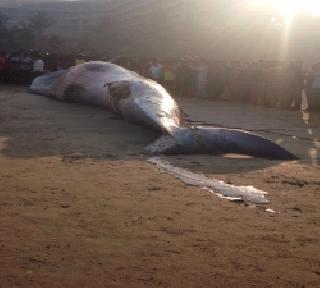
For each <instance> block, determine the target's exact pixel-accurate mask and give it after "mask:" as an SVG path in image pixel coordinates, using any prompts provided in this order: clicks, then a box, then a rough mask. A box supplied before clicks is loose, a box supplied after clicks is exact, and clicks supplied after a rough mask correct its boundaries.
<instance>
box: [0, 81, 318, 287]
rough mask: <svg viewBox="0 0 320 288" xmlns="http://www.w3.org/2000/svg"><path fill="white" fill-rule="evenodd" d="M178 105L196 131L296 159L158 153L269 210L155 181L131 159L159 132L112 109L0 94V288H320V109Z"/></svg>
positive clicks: (7, 90)
mask: <svg viewBox="0 0 320 288" xmlns="http://www.w3.org/2000/svg"><path fill="white" fill-rule="evenodd" d="M178 102H179V103H180V104H181V106H182V108H183V109H184V110H185V112H186V113H187V114H188V115H190V118H192V119H193V120H196V121H204V122H198V123H202V124H205V125H215V126H219V127H220V126H223V127H229V128H241V129H248V130H251V131H255V132H257V133H259V134H262V135H263V136H265V137H267V138H269V139H271V140H273V141H275V142H277V143H279V144H281V145H282V146H283V147H285V148H287V149H288V150H289V151H290V152H293V153H295V154H296V155H297V156H298V157H299V158H300V159H299V160H298V161H291V162H281V161H270V160H264V159H255V158H249V157H245V156H239V155H227V156H226V157H222V156H220V157H218V156H208V155H201V156H199V155H190V156H183V155H180V156H171V157H163V159H164V160H168V161H170V162H171V163H173V164H174V165H177V166H179V167H183V168H187V169H189V170H191V171H193V172H197V173H204V174H205V175H206V176H208V177H214V178H216V179H220V180H224V181H226V182H227V183H232V184H235V185H253V186H255V187H256V188H259V189H261V190H264V191H266V192H268V193H269V194H268V196H267V197H268V199H269V200H270V201H271V203H270V204H267V205H259V206H258V207H246V206H245V205H244V204H241V203H234V202H230V201H228V200H226V199H221V198H219V197H217V196H216V195H212V194H210V193H209V192H208V191H206V190H202V189H199V188H198V187H191V186H187V185H185V184H183V183H182V182H181V181H179V180H178V179H176V178H174V177H173V176H170V175H167V174H165V173H162V172H161V171H159V169H158V168H157V167H155V166H154V165H152V164H151V163H148V162H147V160H148V157H146V156H144V155H141V154H140V152H141V151H142V150H143V147H144V146H146V145H147V144H149V143H151V142H152V141H153V140H155V139H156V138H157V137H158V135H157V134H156V133H154V132H152V131H149V130H148V129H145V128H142V127H139V126H137V125H135V124H131V123H128V122H126V121H124V120H121V119H119V118H118V117H116V116H115V115H114V114H112V113H110V112H108V111H105V110H102V109H98V108H95V107H86V106H82V105H77V104H67V103H62V102H58V101H55V100H52V99H48V98H45V97H41V96H36V95H31V94H28V93H27V92H26V89H24V88H21V87H20V88H19V87H13V86H2V87H1V88H0V267H1V269H0V287H1V288H7V287H8V288H11V287H32V288H34V287H64V288H67V287H184V288H186V287H241V288H243V287H295V288H298V287H299V288H300V287H301V288H302V287H306V288H307V287H308V288H309V287H320V212H319V204H320V166H319V163H320V162H319V161H320V140H319V139H320V113H312V112H309V113H308V112H304V113H302V112H291V111H285V110H276V109H272V108H264V107H257V106H251V105H246V104H239V103H228V102H213V101H208V100H202V99H201V100H200V99H178ZM266 208H269V209H273V210H274V211H275V213H268V212H266V211H265V210H266Z"/></svg>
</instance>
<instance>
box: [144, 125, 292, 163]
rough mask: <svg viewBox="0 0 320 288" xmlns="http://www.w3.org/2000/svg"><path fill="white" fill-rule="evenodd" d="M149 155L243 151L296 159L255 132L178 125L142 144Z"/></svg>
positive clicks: (280, 158)
mask: <svg viewBox="0 0 320 288" xmlns="http://www.w3.org/2000/svg"><path fill="white" fill-rule="evenodd" d="M145 150H146V152H147V153H150V154H167V155H175V154H215V155H222V154H228V153H233V154H245V155H248V156H252V157H261V158H267V159H275V160H297V157H296V156H295V155H294V154H292V153H290V152H288V151H287V150H285V149H284V148H282V147H281V146H279V145H277V144H275V143H273V142H271V141H270V140H268V139H265V138H263V137H261V136H259V135H256V134H253V133H249V132H246V131H242V130H233V129H221V128H202V127H200V128H181V129H177V130H176V131H174V133H173V134H172V135H163V136H162V137H160V138H159V139H157V140H156V141H155V142H154V143H152V144H150V145H148V146H147V147H146V149H145Z"/></svg>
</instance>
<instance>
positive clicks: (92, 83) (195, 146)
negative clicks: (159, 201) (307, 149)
mask: <svg viewBox="0 0 320 288" xmlns="http://www.w3.org/2000/svg"><path fill="white" fill-rule="evenodd" d="M30 91H31V92H33V93H37V94H41V95H46V96H50V97H54V98H57V99H59V100H62V101H67V102H78V103H85V104H90V105H96V106H99V107H105V108H107V109H110V110H112V111H114V112H115V113H118V114H121V115H122V117H123V118H125V119H127V120H129V121H134V122H136V123H140V124H143V125H145V126H149V127H151V128H153V129H156V130H158V131H160V132H161V133H162V136H161V137H160V138H159V139H158V140H156V141H155V142H154V143H152V144H150V145H149V146H147V147H146V148H145V151H146V152H148V153H152V154H196V153H203V154H224V153H239V154H247V155H250V156H254V157H264V158H270V159H281V160H293V159H296V157H295V156H294V155H293V154H292V153H290V152H288V151H287V150H285V149H284V148H282V147H280V146H279V145H277V144H275V143H273V142H271V141H269V140H267V139H265V138H263V137H261V136H259V135H256V134H253V133H249V132H247V131H242V130H233V129H222V128H207V127H188V125H187V124H186V122H185V120H184V117H183V115H184V114H183V113H182V112H181V109H180V108H179V106H178V104H177V103H176V101H175V100H174V99H173V98H172V97H171V96H170V94H169V93H168V92H167V91H166V90H165V89H164V88H163V87H162V86H161V85H159V84H158V83H156V82H154V81H152V80H149V79H145V78H143V77H142V76H140V75H138V74H136V73H135V72H132V71H129V70H127V69H124V68H122V67H120V66H117V65H114V64H111V63H108V62H100V61H94V62H87V63H84V64H80V65H76V66H73V67H71V68H70V69H68V70H65V71H57V72H53V73H49V74H47V75H43V76H40V77H38V78H36V79H35V80H34V81H33V83H32V85H31V86H30Z"/></svg>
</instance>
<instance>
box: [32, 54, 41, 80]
mask: <svg viewBox="0 0 320 288" xmlns="http://www.w3.org/2000/svg"><path fill="white" fill-rule="evenodd" d="M34 59H35V60H34V62H33V70H32V72H33V78H35V77H38V76H40V75H41V74H43V72H44V61H43V60H42V58H41V57H40V55H36V56H35V58H34Z"/></svg>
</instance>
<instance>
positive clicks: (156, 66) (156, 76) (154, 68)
mask: <svg viewBox="0 0 320 288" xmlns="http://www.w3.org/2000/svg"><path fill="white" fill-rule="evenodd" d="M149 74H150V78H151V79H152V80H154V81H157V82H158V83H161V82H162V76H163V67H162V65H161V64H160V63H159V62H158V60H157V59H154V60H153V61H152V64H151V66H150V69H149Z"/></svg>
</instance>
